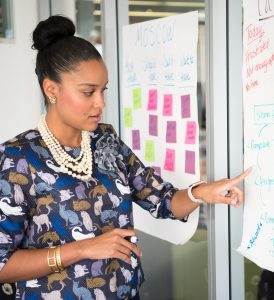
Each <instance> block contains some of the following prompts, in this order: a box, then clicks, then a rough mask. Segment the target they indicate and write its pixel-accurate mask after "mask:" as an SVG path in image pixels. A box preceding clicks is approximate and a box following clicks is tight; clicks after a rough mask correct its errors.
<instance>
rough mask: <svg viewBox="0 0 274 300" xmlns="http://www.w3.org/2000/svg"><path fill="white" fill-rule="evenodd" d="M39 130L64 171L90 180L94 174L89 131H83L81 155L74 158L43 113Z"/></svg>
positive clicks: (78, 177)
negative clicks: (55, 134)
mask: <svg viewBox="0 0 274 300" xmlns="http://www.w3.org/2000/svg"><path fill="white" fill-rule="evenodd" d="M38 130H39V132H40V134H41V136H42V139H43V140H44V142H45V144H46V146H47V147H48V148H49V151H50V152H51V154H52V156H53V158H54V160H55V161H56V162H57V164H58V165H59V166H60V171H61V172H62V173H66V174H68V175H71V176H72V177H76V178H77V179H81V180H84V181H88V180H90V178H91V174H92V151H91V146H90V142H91V141H90V135H89V133H88V131H82V141H81V151H80V154H79V156H78V157H76V158H74V157H72V156H71V155H69V154H68V153H67V152H66V151H65V150H64V149H63V148H62V146H61V145H60V143H59V142H58V140H57V139H56V138H55V137H54V135H53V134H52V133H51V131H50V130H49V128H48V125H47V123H46V116H45V115H42V116H41V118H40V120H39V123H38Z"/></svg>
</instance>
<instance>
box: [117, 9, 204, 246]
mask: <svg viewBox="0 0 274 300" xmlns="http://www.w3.org/2000/svg"><path fill="white" fill-rule="evenodd" d="M197 42H198V12H196V11H195V12H190V13H186V14H182V15H177V16H171V17H167V18H162V19H157V20H153V21H148V22H143V23H138V24H133V25H128V26H125V27H124V28H123V49H122V51H123V63H122V65H123V68H122V111H123V120H122V126H123V128H124V130H123V132H124V135H123V140H124V141H125V143H126V144H127V145H128V146H129V147H130V148H131V149H132V150H133V151H134V153H135V154H136V155H137V156H138V157H139V158H140V159H141V161H142V162H143V163H144V164H145V165H146V166H152V167H154V169H155V170H156V172H158V173H159V174H160V175H161V176H162V178H163V179H164V180H165V181H168V182H171V183H172V184H173V185H174V186H175V187H177V188H186V187H187V186H188V185H189V184H190V183H193V182H195V181H198V180H199V179H200V166H199V124H198V116H197V95H196V93H197ZM198 218H199V209H196V210H195V211H194V212H193V213H192V214H191V215H190V216H189V219H188V222H186V223H183V222H181V221H178V220H175V221H174V220H170V219H167V220H158V219H154V218H153V217H152V216H151V215H150V214H149V213H148V212H146V211H144V210H143V209H141V208H140V207H139V206H137V205H135V206H134V224H135V228H137V229H139V230H142V231H144V232H146V233H148V234H151V235H153V236H156V237H158V238H161V239H164V240H166V241H169V242H171V243H174V244H179V243H185V242H186V241H188V240H189V239H190V238H191V236H192V235H193V234H194V232H195V230H196V228H197V224H198Z"/></svg>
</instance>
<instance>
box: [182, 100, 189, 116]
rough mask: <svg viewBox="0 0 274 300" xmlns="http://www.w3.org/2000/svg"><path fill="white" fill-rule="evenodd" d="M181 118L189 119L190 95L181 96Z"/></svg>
mask: <svg viewBox="0 0 274 300" xmlns="http://www.w3.org/2000/svg"><path fill="white" fill-rule="evenodd" d="M181 111H182V118H190V95H183V96H181Z"/></svg>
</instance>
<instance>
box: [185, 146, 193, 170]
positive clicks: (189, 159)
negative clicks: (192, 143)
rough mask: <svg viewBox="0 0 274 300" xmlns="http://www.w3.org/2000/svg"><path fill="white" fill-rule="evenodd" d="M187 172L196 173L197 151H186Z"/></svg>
mask: <svg viewBox="0 0 274 300" xmlns="http://www.w3.org/2000/svg"><path fill="white" fill-rule="evenodd" d="M185 172H186V173H188V174H195V152H194V151H188V150H186V152H185Z"/></svg>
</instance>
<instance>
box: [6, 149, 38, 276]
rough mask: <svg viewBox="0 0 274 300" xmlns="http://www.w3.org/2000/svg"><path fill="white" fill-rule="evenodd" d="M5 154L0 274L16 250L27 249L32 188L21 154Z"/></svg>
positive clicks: (16, 152)
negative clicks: (29, 198) (29, 202)
mask: <svg viewBox="0 0 274 300" xmlns="http://www.w3.org/2000/svg"><path fill="white" fill-rule="evenodd" d="M2 148H3V146H2ZM6 150H7V152H6V151H4V152H3V151H2V152H1V151H0V270H1V269H2V268H3V267H4V265H5V264H6V263H7V261H8V260H9V258H10V256H11V255H12V254H13V252H14V251H16V249H18V248H26V247H27V245H26V244H25V242H26V238H25V231H26V229H27V226H28V215H29V213H28V210H29V208H28V207H29V206H28V202H27V199H28V194H29V191H30V189H31V187H32V177H31V175H30V171H29V168H28V167H27V161H26V160H25V159H24V158H23V157H22V155H21V154H20V150H19V149H17V148H12V147H11V148H8V149H7V148H6Z"/></svg>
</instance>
